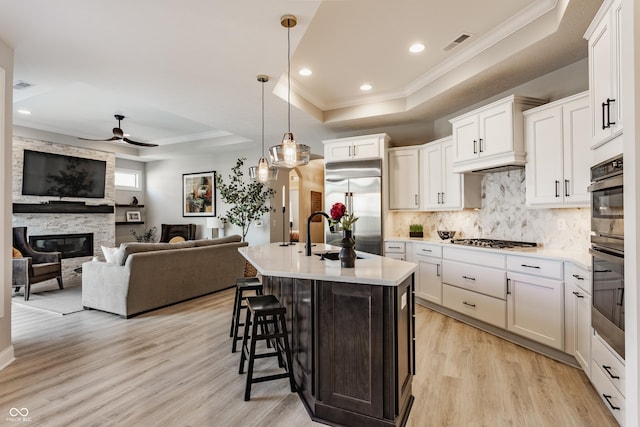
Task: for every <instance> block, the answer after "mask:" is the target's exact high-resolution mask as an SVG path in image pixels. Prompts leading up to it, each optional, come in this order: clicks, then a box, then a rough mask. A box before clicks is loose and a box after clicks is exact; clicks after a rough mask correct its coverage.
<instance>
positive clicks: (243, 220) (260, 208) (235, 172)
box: [216, 157, 276, 242]
mask: <svg viewBox="0 0 640 427" xmlns="http://www.w3.org/2000/svg"><path fill="white" fill-rule="evenodd" d="M245 160H246V158H244V157H243V158H240V159H238V161H237V162H236V165H235V166H234V167H232V168H231V171H232V173H231V174H230V175H229V183H228V184H227V183H225V182H224V180H223V179H222V176H221V175H220V174H216V188H217V189H218V191H219V192H220V197H221V198H222V200H223V201H224V202H225V203H227V204H229V205H231V208H230V209H229V210H228V211H227V212H226V214H225V215H224V216H223V217H222V218H223V219H224V220H225V221H227V222H230V223H231V224H233V225H237V226H238V227H240V228H241V229H242V241H243V242H244V241H245V238H246V236H247V233H248V232H249V227H250V226H251V224H252V223H253V222H254V221H257V220H259V219H260V218H262V216H263V215H264V214H266V213H267V212H269V211H270V210H271V207H270V206H269V205H268V204H267V202H268V201H269V199H271V197H273V195H274V194H276V192H275V190H273V189H272V188H269V187H267V186H266V185H265V184H263V183H261V182H258V181H255V182H245V181H244V172H242V170H243V166H244V161H245Z"/></svg>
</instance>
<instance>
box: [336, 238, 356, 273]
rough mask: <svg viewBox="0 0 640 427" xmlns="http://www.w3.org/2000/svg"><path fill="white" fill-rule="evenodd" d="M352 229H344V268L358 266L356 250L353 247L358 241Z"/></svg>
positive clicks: (342, 256) (342, 262)
mask: <svg viewBox="0 0 640 427" xmlns="http://www.w3.org/2000/svg"><path fill="white" fill-rule="evenodd" d="M351 233H352V232H351V230H342V240H341V241H340V246H341V247H342V249H340V266H341V267H343V268H354V267H355V266H356V251H355V249H353V247H354V246H355V245H356V241H355V240H353V237H352V234H351Z"/></svg>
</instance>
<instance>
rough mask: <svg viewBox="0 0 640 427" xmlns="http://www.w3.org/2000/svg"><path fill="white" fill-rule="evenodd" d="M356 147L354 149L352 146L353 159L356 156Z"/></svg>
mask: <svg viewBox="0 0 640 427" xmlns="http://www.w3.org/2000/svg"><path fill="white" fill-rule="evenodd" d="M357 148H358V147H356V146H355V145H354V146H353V157H356V156H357V155H358V152H357V151H356V150H357Z"/></svg>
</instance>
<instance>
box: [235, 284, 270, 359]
mask: <svg viewBox="0 0 640 427" xmlns="http://www.w3.org/2000/svg"><path fill="white" fill-rule="evenodd" d="M250 291H253V292H255V294H256V295H262V294H263V286H262V283H261V282H260V280H259V279H258V278H257V277H241V278H240V279H238V280H236V298H235V300H234V302H233V315H232V316H231V331H230V332H229V336H230V337H233V345H232V347H231V352H232V353H235V352H236V343H237V342H238V341H240V340H242V336H238V328H239V327H240V326H244V323H240V312H241V311H242V310H243V309H246V308H247V306H246V305H245V304H243V303H242V302H243V301H245V300H246V299H247V295H245V292H250Z"/></svg>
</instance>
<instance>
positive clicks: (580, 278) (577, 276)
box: [572, 274, 584, 280]
mask: <svg viewBox="0 0 640 427" xmlns="http://www.w3.org/2000/svg"><path fill="white" fill-rule="evenodd" d="M572 276H573V277H575V278H576V279H578V280H584V277H582V276H579V275H577V274H572Z"/></svg>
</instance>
